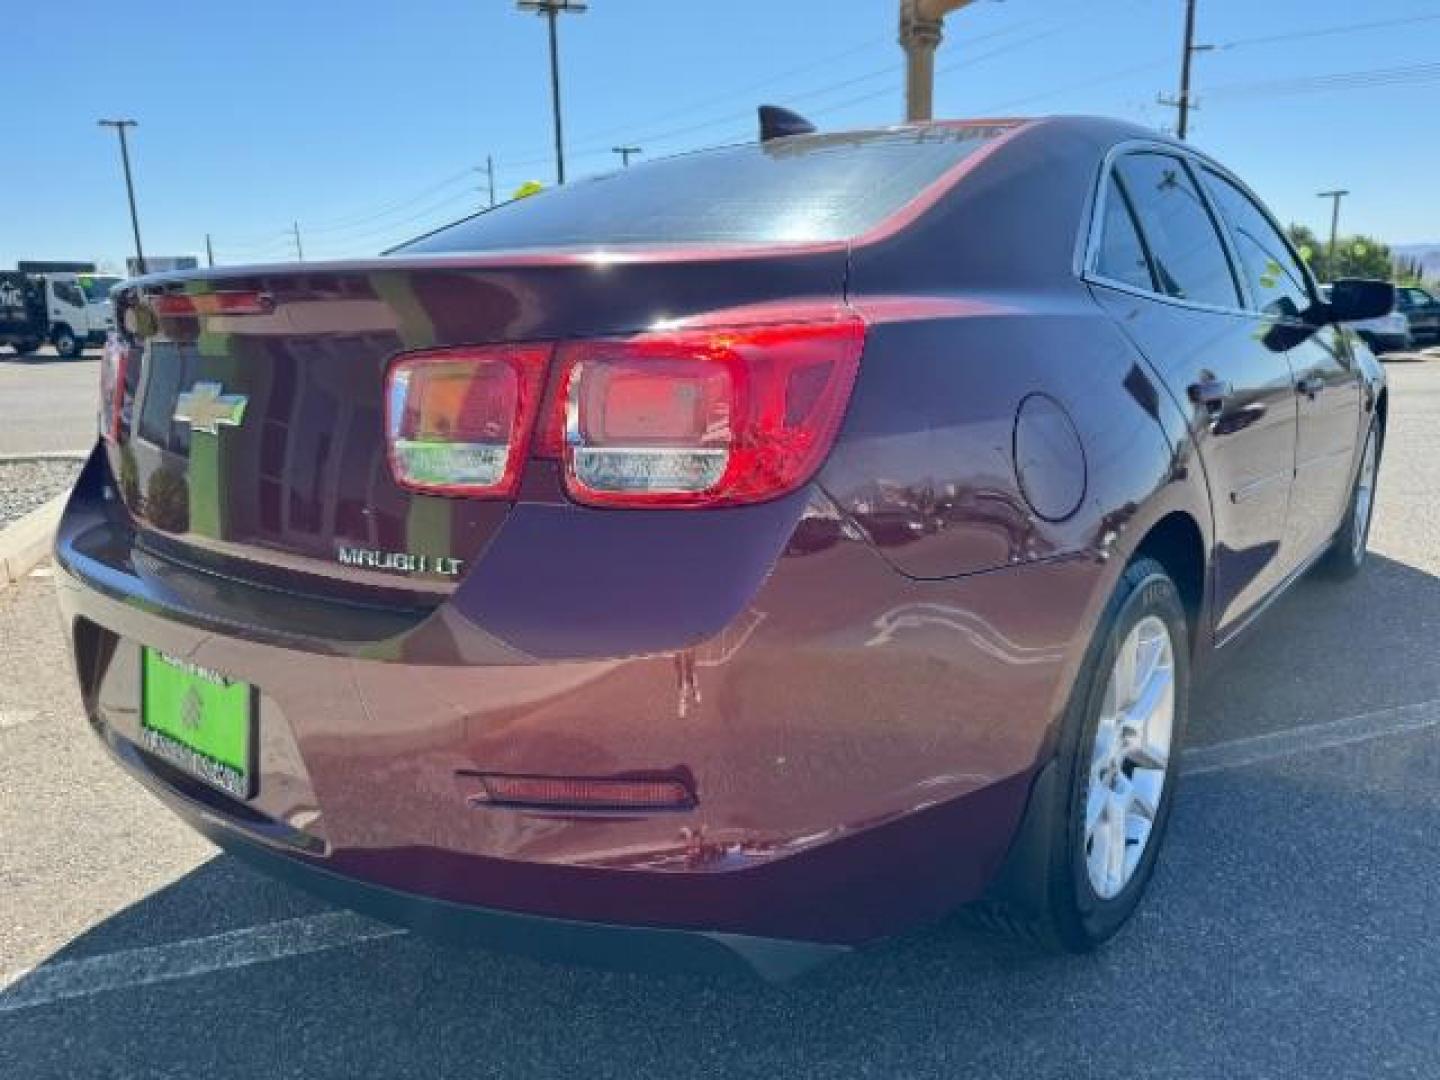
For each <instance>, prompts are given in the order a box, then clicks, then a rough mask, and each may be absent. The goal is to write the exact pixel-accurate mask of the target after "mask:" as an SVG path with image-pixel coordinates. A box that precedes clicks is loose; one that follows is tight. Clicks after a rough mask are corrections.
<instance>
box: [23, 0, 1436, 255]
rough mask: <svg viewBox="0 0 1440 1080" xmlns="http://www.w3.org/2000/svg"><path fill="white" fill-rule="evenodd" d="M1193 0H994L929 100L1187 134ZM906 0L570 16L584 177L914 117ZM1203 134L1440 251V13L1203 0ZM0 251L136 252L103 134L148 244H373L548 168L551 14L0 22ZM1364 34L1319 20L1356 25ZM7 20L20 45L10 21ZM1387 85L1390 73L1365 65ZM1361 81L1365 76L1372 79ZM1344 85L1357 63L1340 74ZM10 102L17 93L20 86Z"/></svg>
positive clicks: (267, 13) (1393, 237) (201, 15)
mask: <svg viewBox="0 0 1440 1080" xmlns="http://www.w3.org/2000/svg"><path fill="white" fill-rule="evenodd" d="M1183 8H1184V4H1183V0H1084V2H1083V3H1082V2H1080V0H1004V2H993V0H979V2H977V3H976V4H975V5H974V6H973V7H971V8H968V9H965V10H963V11H961V12H960V13H958V14H957V15H955V16H952V17H951V19H950V21H949V24H948V29H947V37H946V41H945V43H944V44H943V45H942V47H941V52H940V55H939V57H938V60H937V67H938V70H939V76H938V78H937V89H936V113H937V115H940V116H974V115H996V114H1007V115H1009V114H1032V113H1046V112H1090V113H1102V114H1109V115H1118V116H1124V117H1129V118H1132V119H1135V120H1139V121H1141V122H1143V123H1147V124H1149V125H1152V126H1157V127H1158V126H1162V125H1167V124H1173V122H1174V116H1173V111H1172V110H1170V109H1167V108H1164V107H1162V106H1160V105H1158V104H1156V96H1157V94H1160V93H1172V92H1173V91H1174V89H1175V85H1174V84H1175V79H1176V67H1177V54H1178V51H1179V39H1180V33H1181V25H1182V17H1183ZM895 9H896V3H895V0H783V2H782V0H591V8H590V11H589V12H588V13H587V14H584V15H579V16H571V17H567V18H565V19H564V21H563V23H562V26H561V53H562V60H563V75H564V80H565V95H564V99H565V119H566V144H567V148H568V154H569V156H568V165H569V170H570V172H571V174H572V175H578V174H584V173H589V172H597V171H604V170H609V169H611V168H614V167H615V165H616V163H617V158H616V157H615V155H614V154H612V153H610V151H609V148H610V147H611V146H613V145H615V144H616V143H618V142H632V143H638V144H640V145H642V146H643V147H645V149H646V152H647V155H650V156H655V155H659V154H663V153H673V152H676V151H679V150H684V149H687V148H690V147H694V146H701V145H708V144H714V143H717V142H729V141H735V140H737V139H742V138H749V137H751V136H752V134H753V119H752V117H753V112H752V110H753V106H754V105H756V104H758V103H760V102H762V101H773V102H776V103H780V104H789V105H791V106H792V107H794V108H796V109H798V110H800V111H802V112H805V113H808V114H810V115H811V116H813V118H814V119H816V120H817V122H819V123H820V125H821V126H822V127H829V128H840V127H850V126H857V125H871V124H883V123H889V122H894V121H896V120H898V119H899V116H900V110H901V89H900V87H901V76H900V63H901V58H900V52H899V48H898V46H897V45H896V43H895ZM1199 11H1200V17H1199V35H1198V40H1200V41H1201V42H1205V43H1211V44H1214V45H1216V46H1219V48H1217V49H1216V50H1215V51H1212V52H1209V53H1205V54H1202V55H1200V56H1198V57H1197V59H1196V73H1195V86H1196V91H1197V94H1198V96H1199V98H1200V101H1201V110H1200V112H1199V113H1197V114H1196V116H1195V127H1194V131H1193V134H1192V138H1193V141H1194V142H1195V143H1196V144H1197V145H1199V146H1201V147H1202V148H1204V149H1206V150H1208V151H1210V152H1211V153H1213V154H1215V155H1216V156H1217V157H1219V158H1220V160H1222V161H1224V162H1225V163H1227V164H1229V165H1230V166H1232V167H1233V168H1234V169H1236V170H1237V171H1238V172H1239V173H1240V174H1241V175H1243V176H1244V177H1246V178H1247V179H1248V180H1249V181H1250V182H1251V184H1252V185H1253V186H1254V187H1256V188H1257V189H1258V190H1259V191H1260V193H1261V194H1262V195H1263V196H1264V197H1265V198H1266V199H1267V200H1268V201H1269V202H1270V204H1271V206H1272V207H1273V208H1274V209H1275V211H1276V213H1277V214H1278V215H1279V216H1280V217H1281V218H1282V219H1284V220H1287V221H1288V220H1295V221H1301V222H1304V223H1306V224H1309V225H1311V226H1312V227H1315V228H1316V229H1317V230H1323V229H1325V228H1328V217H1327V214H1328V211H1327V206H1328V204H1327V203H1324V202H1322V201H1321V200H1319V199H1317V198H1316V197H1315V194H1314V193H1315V192H1316V191H1319V190H1321V189H1324V188H1332V187H1345V188H1349V189H1350V190H1351V191H1352V192H1353V194H1352V195H1351V197H1350V198H1349V199H1347V200H1346V202H1345V207H1344V217H1343V220H1342V231H1349V230H1352V229H1353V230H1360V231H1366V232H1370V233H1373V234H1376V235H1378V236H1379V237H1380V238H1381V239H1383V240H1386V241H1389V242H1392V243H1393V242H1407V241H1440V63H1436V59H1437V57H1440V0H1366V2H1364V3H1356V2H1355V0H1199ZM6 21H7V25H8V29H7V34H6V37H7V40H6V47H5V50H4V54H5V82H6V85H7V86H8V87H9V88H10V90H11V94H10V95H9V97H8V107H7V108H6V109H4V110H3V111H0V145H3V146H5V147H6V153H5V155H4V161H3V164H0V206H3V207H4V208H5V209H4V213H3V216H0V267H9V266H12V265H13V263H14V260H15V259H17V258H92V259H102V260H108V261H111V262H115V261H117V260H119V259H121V258H123V257H124V256H125V255H126V254H128V253H129V252H130V249H131V242H130V236H129V223H128V218H127V216H126V210H125V200H124V190H123V185H122V182H121V177H120V167H119V160H118V152H117V149H116V146H115V137H114V134H113V133H112V132H110V131H108V130H102V129H100V128H98V127H97V126H96V124H95V120H96V119H97V118H98V117H100V116H102V115H103V116H120V115H123V116H129V117H134V118H136V119H138V120H139V121H140V127H139V129H138V130H136V131H135V132H133V142H132V155H133V162H134V167H135V174H136V186H137V192H138V196H139V202H140V215H141V227H142V230H143V234H144V240H145V247H146V250H147V252H149V253H150V254H181V253H199V252H202V251H203V248H204V238H205V234H206V233H207V232H210V233H213V234H214V238H215V246H216V254H217V257H218V260H219V261H220V262H222V263H236V262H248V261H261V260H273V259H284V258H287V257H289V256H290V254H291V252H292V250H293V249H292V248H291V246H290V241H289V240H288V236H287V233H286V230H287V229H288V228H289V226H290V223H291V222H292V221H296V220H298V221H299V223H300V229H301V233H302V236H303V239H304V244H305V253H306V256H307V257H310V258H322V257H330V256H348V255H362V254H367V253H372V252H374V251H377V250H379V249H381V248H382V247H384V246H387V245H388V244H390V243H394V242H396V241H399V240H401V239H404V238H405V237H406V236H407V235H411V234H413V233H415V232H419V231H422V230H423V229H424V228H427V227H430V226H433V225H435V224H439V223H441V222H443V221H445V220H448V219H450V218H453V217H456V216H459V215H461V214H463V213H465V212H467V211H468V210H470V209H474V208H475V207H477V206H478V205H480V201H481V199H482V198H483V196H482V195H481V193H480V192H479V190H478V188H479V185H480V184H481V183H482V182H483V178H482V176H481V175H480V174H479V173H478V172H474V171H472V170H473V169H474V168H475V166H478V165H480V164H481V163H483V162H484V160H485V156H486V154H492V155H493V156H494V158H495V162H496V170H497V174H498V188H499V190H500V193H501V194H502V195H503V194H505V193H507V192H509V191H511V190H513V189H514V188H515V187H516V186H517V185H518V184H520V183H521V182H523V181H525V180H529V179H536V180H540V181H543V182H546V183H549V182H550V181H551V180H552V179H553V163H552V158H551V152H550V126H549V124H550V112H549V110H550V100H549V84H548V69H547V59H546V52H545V34H544V25H543V21H542V20H540V19H539V18H537V17H535V16H533V15H527V14H522V13H520V12H517V11H515V10H514V7H513V3H512V2H511V0H409V2H408V3H399V2H395V0H389V2H385V0H348V2H345V3H340V2H339V0H249V2H247V3H244V4H235V3H228V4H222V3H212V2H198V3H190V4H183V5H182V4H177V3H174V2H173V0H169V2H161V0H126V2H125V3H123V4H118V3H115V2H114V0H104V2H99V0H67V2H66V3H63V4H55V3H44V2H36V0H29V2H22V3H20V4H19V5H18V7H17V9H16V10H15V11H13V12H11V13H10V15H9V16H8V18H7V20H6ZM1366 23H1384V24H1386V25H1380V26H1372V27H1369V28H1363V27H1362V28H1355V29H1349V30H1346V31H1344V32H1330V31H1331V30H1332V29H1333V28H1341V27H1355V26H1356V24H1366ZM17 27H18V40H17V32H16V29H17ZM1376 72H1382V73H1383V74H1375V73H1376ZM1355 73H1368V74H1364V75H1357V74H1355ZM1341 76H1344V77H1341ZM17 90H18V93H17V92H16V91H17Z"/></svg>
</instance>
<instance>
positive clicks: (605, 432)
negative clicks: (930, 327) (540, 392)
mask: <svg viewBox="0 0 1440 1080" xmlns="http://www.w3.org/2000/svg"><path fill="white" fill-rule="evenodd" d="M864 337H865V330H864V324H863V323H861V322H860V320H859V319H844V320H840V321H834V322H823V323H800V324H793V325H779V326H757V327H744V328H738V329H734V330H708V329H707V330H692V331H679V332H673V333H672V332H657V333H650V334H641V335H637V336H635V337H632V338H626V339H623V340H603V341H580V342H575V343H572V344H567V345H563V346H562V347H561V349H560V353H559V356H560V363H559V365H558V371H557V374H556V379H557V380H558V392H557V393H556V394H554V395H553V398H554V400H555V401H556V403H557V407H558V408H561V409H563V414H564V415H563V431H564V448H563V457H564V463H565V482H566V486H567V489H568V490H569V493H570V495H571V496H572V497H573V498H575V499H576V500H578V501H580V502H584V503H591V504H595V505H601V506H723V505H734V504H738V503H751V502H760V501H763V500H765V499H771V498H775V497H777V496H779V495H783V494H785V493H787V492H789V491H793V490H795V488H797V487H799V486H800V485H801V484H803V483H804V482H805V481H806V480H808V479H809V478H810V477H811V476H812V475H813V474H814V472H815V470H816V469H817V468H819V466H820V463H821V461H822V460H823V459H824V457H825V454H826V453H827V452H828V451H829V449H830V446H831V443H832V442H833V441H834V438H835V433H836V431H837V430H838V429H839V426H840V421H841V419H842V417H843V416H844V413H845V406H846V404H847V403H848V402H849V398H850V390H851V387H852V385H853V384H854V380H855V372H856V368H857V366H858V363H859V359H860V351H861V348H862V346H863V344H864ZM554 426H555V427H561V426H562V425H560V424H559V423H555V424H554ZM542 449H543V448H542Z"/></svg>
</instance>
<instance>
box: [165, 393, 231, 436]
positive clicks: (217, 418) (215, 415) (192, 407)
mask: <svg viewBox="0 0 1440 1080" xmlns="http://www.w3.org/2000/svg"><path fill="white" fill-rule="evenodd" d="M249 400H250V399H249V398H247V397H246V396H245V395H244V394H227V393H225V388H224V387H223V386H221V385H220V384H219V383H218V382H197V383H196V384H195V385H194V386H192V387H191V388H190V389H189V390H186V391H185V392H184V393H183V394H181V395H180V396H179V397H178V398H176V399H175V412H174V413H173V414H172V415H173V416H174V418H175V419H176V420H178V421H179V422H180V423H182V424H189V425H190V430H191V431H206V432H209V433H210V434H211V435H219V434H220V425H221V424H224V425H225V426H226V427H239V426H240V421H241V420H243V419H245V405H246V404H247V403H248V402H249Z"/></svg>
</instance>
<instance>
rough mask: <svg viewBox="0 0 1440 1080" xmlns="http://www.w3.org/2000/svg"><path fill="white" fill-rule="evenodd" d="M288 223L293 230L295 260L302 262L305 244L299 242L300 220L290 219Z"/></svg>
mask: <svg viewBox="0 0 1440 1080" xmlns="http://www.w3.org/2000/svg"><path fill="white" fill-rule="evenodd" d="M290 224H291V226H292V227H293V228H294V230H295V259H296V261H297V262H304V261H305V246H304V245H303V244H302V243H300V222H298V221H292V222H291V223H290Z"/></svg>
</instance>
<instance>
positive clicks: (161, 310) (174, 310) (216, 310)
mask: <svg viewBox="0 0 1440 1080" xmlns="http://www.w3.org/2000/svg"><path fill="white" fill-rule="evenodd" d="M146 302H147V303H148V304H149V305H150V309H151V310H152V311H154V312H155V314H156V315H165V316H171V317H176V316H186V315H192V316H193V315H268V314H269V313H270V312H272V311H274V310H275V301H274V298H272V297H271V296H270V295H269V294H268V293H262V292H254V291H249V290H246V291H240V290H232V291H230V292H213V293H194V294H191V293H161V294H158V295H155V296H150V297H147V298H146Z"/></svg>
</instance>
